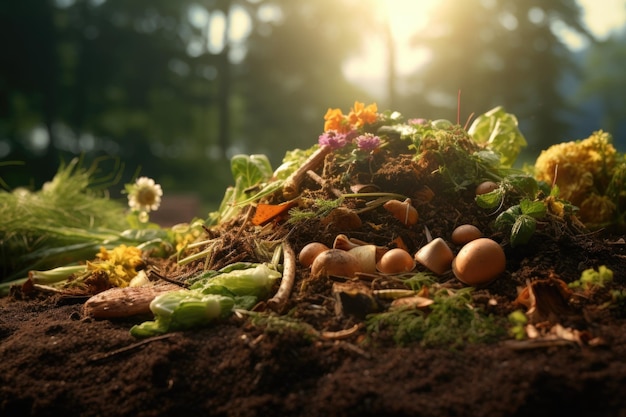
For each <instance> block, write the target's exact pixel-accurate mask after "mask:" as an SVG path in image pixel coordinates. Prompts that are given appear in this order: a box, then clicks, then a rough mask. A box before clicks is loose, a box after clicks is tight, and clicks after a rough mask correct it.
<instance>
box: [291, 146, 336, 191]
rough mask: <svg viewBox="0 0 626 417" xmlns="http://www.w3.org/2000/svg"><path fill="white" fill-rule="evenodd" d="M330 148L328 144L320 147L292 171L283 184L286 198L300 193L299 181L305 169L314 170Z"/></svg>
mask: <svg viewBox="0 0 626 417" xmlns="http://www.w3.org/2000/svg"><path fill="white" fill-rule="evenodd" d="M331 150H332V148H331V147H330V146H328V145H324V146H322V147H320V148H319V149H317V150H316V151H315V152H313V153H312V154H311V156H309V158H308V159H307V160H306V161H305V162H304V163H303V164H302V165H301V166H300V167H299V168H298V169H297V170H295V171H294V172H292V173H291V175H290V176H289V177H287V179H286V180H285V183H284V184H283V197H284V198H286V199H287V200H291V199H293V198H296V197H297V196H298V195H299V194H300V183H301V182H302V180H303V179H304V176H305V175H307V171H309V170H311V171H314V170H315V169H316V168H317V167H319V166H320V165H321V164H322V162H324V159H325V158H326V155H328V154H329V153H330V151H331Z"/></svg>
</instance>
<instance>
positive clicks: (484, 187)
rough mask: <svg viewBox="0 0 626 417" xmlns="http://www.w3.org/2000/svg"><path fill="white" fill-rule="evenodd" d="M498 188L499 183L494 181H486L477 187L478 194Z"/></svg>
mask: <svg viewBox="0 0 626 417" xmlns="http://www.w3.org/2000/svg"><path fill="white" fill-rule="evenodd" d="M496 188H498V184H496V183H495V182H493V181H484V182H481V183H480V184H478V186H477V187H476V195H481V194H487V193H490V192H492V191H493V190H495V189H496Z"/></svg>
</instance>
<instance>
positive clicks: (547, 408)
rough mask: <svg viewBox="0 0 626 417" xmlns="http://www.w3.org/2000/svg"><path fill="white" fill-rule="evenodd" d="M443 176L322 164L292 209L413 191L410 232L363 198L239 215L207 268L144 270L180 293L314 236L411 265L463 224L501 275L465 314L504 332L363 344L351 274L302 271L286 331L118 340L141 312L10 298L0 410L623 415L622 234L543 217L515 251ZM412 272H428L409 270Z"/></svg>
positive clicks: (227, 329) (382, 337)
mask: <svg viewBox="0 0 626 417" xmlns="http://www.w3.org/2000/svg"><path fill="white" fill-rule="evenodd" d="M437 167H438V165H437V162H436V161H435V160H434V159H431V158H428V155H424V157H422V158H420V159H419V160H417V161H416V160H415V158H413V155H409V154H407V155H402V154H400V155H394V154H393V150H392V149H388V150H387V151H385V152H381V153H379V154H377V155H375V156H374V158H373V159H370V160H367V161H360V162H357V163H355V164H353V165H351V168H350V170H349V172H346V170H345V169H344V168H343V167H342V165H341V164H338V163H336V161H334V160H333V156H332V154H331V155H328V156H327V157H326V159H325V161H324V164H323V166H320V167H318V169H317V172H318V174H319V175H320V177H316V176H314V175H309V176H307V177H306V178H305V179H304V180H303V183H302V184H301V190H302V194H301V198H300V202H299V204H300V206H299V208H300V209H302V210H311V211H315V210H317V209H319V208H320V207H319V205H320V200H325V201H329V200H333V199H336V191H337V190H339V191H340V192H341V193H343V194H346V193H349V192H350V186H352V187H356V186H359V185H363V184H366V185H371V186H374V187H375V188H376V189H377V190H381V191H385V192H392V193H397V194H401V195H405V196H409V197H410V198H411V201H412V203H413V205H414V206H415V207H416V208H417V210H418V212H419V220H418V222H417V223H416V224H414V225H405V224H403V223H402V222H401V221H399V220H398V219H396V218H394V217H393V216H392V215H391V214H390V213H389V212H387V211H386V210H384V209H383V208H382V207H380V206H378V207H375V208H371V209H370V208H369V207H371V206H370V202H371V201H372V200H368V199H364V198H359V197H355V198H346V199H345V200H343V202H342V204H341V206H342V207H344V208H347V209H349V211H350V212H352V213H358V218H359V220H360V222H358V223H357V224H350V222H348V221H347V220H346V219H345V218H342V217H341V216H338V215H337V216H338V217H333V216H334V215H331V214H329V213H325V214H324V215H316V216H309V217H303V218H302V220H301V221H299V222H298V223H295V224H294V223H293V222H288V221H287V220H286V219H285V218H280V217H279V218H274V219H271V220H269V221H268V222H266V223H265V224H263V225H254V224H252V223H251V222H250V214H251V211H250V210H243V212H242V214H241V215H240V216H238V217H237V218H236V219H234V220H232V221H230V222H228V224H224V225H222V226H221V227H220V228H218V229H212V230H207V233H208V235H209V237H212V238H215V239H219V241H220V246H219V247H218V248H216V250H215V252H214V254H213V256H212V257H211V260H210V265H208V266H207V265H205V264H203V262H198V263H195V264H190V265H186V266H185V267H180V266H178V265H177V264H176V262H175V261H174V260H171V259H170V260H163V259H147V260H146V262H147V265H148V266H147V270H148V271H149V272H155V273H154V274H150V276H151V278H152V279H154V280H157V279H162V278H167V279H169V280H170V281H172V280H174V281H176V280H178V281H181V280H182V278H181V277H185V276H188V275H189V274H191V273H193V272H195V271H198V270H200V269H201V268H206V267H208V268H209V269H219V268H220V267H222V266H225V265H228V264H231V263H233V262H238V261H251V262H258V261H259V260H260V259H259V255H258V245H257V243H258V242H259V241H263V242H277V241H278V242H287V243H289V245H290V246H291V247H292V248H293V249H294V251H295V252H296V253H298V251H299V250H300V249H301V248H302V247H303V246H304V245H305V244H306V243H308V242H311V241H319V242H322V243H325V244H326V245H329V246H332V244H333V241H334V239H335V237H336V236H337V235H338V234H345V235H346V236H349V237H350V238H353V239H358V240H361V241H364V242H368V243H372V244H375V245H379V246H383V247H386V248H392V247H394V246H398V245H399V244H400V243H399V242H401V245H403V246H405V247H406V248H407V250H408V251H409V252H411V253H414V252H415V251H416V250H417V249H418V248H420V247H421V246H423V245H424V244H425V243H426V242H427V241H428V240H429V236H428V233H426V232H425V231H426V230H427V231H428V232H429V233H430V235H431V236H432V237H442V238H444V239H445V240H446V241H448V243H450V242H449V240H450V233H451V231H452V230H453V229H454V228H455V227H456V226H458V225H460V224H465V223H470V224H474V225H476V226H478V227H479V228H480V229H481V230H482V231H483V234H484V235H485V236H487V237H489V238H491V239H493V240H495V241H497V242H498V243H500V244H501V246H502V247H503V249H504V251H505V254H506V271H505V272H504V273H503V274H502V275H501V276H500V277H499V278H498V279H497V280H495V281H493V282H492V283H490V284H489V285H487V286H485V287H482V288H476V289H474V290H473V291H471V303H470V304H471V306H468V309H470V310H473V311H475V312H476V314H480V315H482V316H484V317H487V316H489V317H492V318H493V319H494V323H496V325H499V326H501V327H502V329H503V331H502V332H500V333H497V334H495V335H492V337H490V338H480V337H478V338H477V339H476V340H468V339H461V340H456V341H455V342H454V343H447V342H446V343H439V344H437V343H424V341H423V340H420V339H419V338H415V339H414V340H412V341H410V342H404V343H399V342H398V339H397V335H396V334H393V332H391V330H390V329H388V328H380V329H379V330H378V331H374V332H373V331H372V330H371V328H368V327H367V326H366V325H365V323H366V318H365V317H364V315H359V314H357V313H354V314H350V312H348V313H346V312H345V311H343V310H341V309H340V310H338V309H337V303H340V300H339V299H338V298H337V297H336V296H335V294H334V293H333V284H335V283H337V282H346V281H350V282H352V281H355V280H354V279H353V280H350V279H346V278H345V277H329V278H327V279H317V280H313V279H312V278H311V274H310V271H309V269H308V268H306V267H303V266H302V265H300V264H298V265H297V273H296V280H295V285H294V288H293V290H292V292H291V294H290V296H289V298H288V300H287V302H286V304H285V305H284V306H282V307H281V313H282V314H283V315H285V316H288V317H289V318H290V319H291V321H289V322H284V323H282V324H281V325H275V324H272V323H271V322H270V321H265V322H263V321H255V320H253V319H251V317H250V316H247V315H245V314H235V315H233V316H231V317H230V318H228V319H226V320H223V321H220V322H217V323H215V324H214V325H211V326H207V327H203V328H198V329H193V330H187V331H177V332H172V333H167V334H164V335H161V336H155V337H151V338H147V339H137V338H134V337H132V336H131V335H130V333H129V329H130V328H131V327H132V326H133V325H134V324H137V323H141V322H143V321H144V320H147V319H151V317H137V316H136V317H128V318H124V319H111V320H96V319H93V318H90V317H87V316H85V314H84V311H83V304H84V302H85V301H86V299H87V296H88V295H86V294H82V295H81V294H75V293H72V294H70V293H48V292H45V291H42V290H37V289H34V290H30V291H26V289H24V288H17V289H16V290H15V291H14V292H13V293H12V295H11V296H9V297H5V298H3V299H0V308H1V309H2V314H1V315H0V340H1V344H0V357H2V361H0V415H3V416H24V415H30V416H53V415H54V416H57V415H65V416H83V417H85V416H104V415H106V416H133V417H141V416H168V415H185V414H186V415H194V416H209V415H211V416H268V415H272V416H273V415H277V416H278V415H279V416H291V415H293V416H296V415H297V416H361V417H362V416H367V415H372V416H374V415H376V416H379V415H391V416H401V415H402V416H405V415H406V416H408V415H411V416H417V415H419V416H473V417H475V416H490V417H493V416H531V415H532V416H541V415H546V416H548V415H550V416H553V415H589V416H626V397H625V396H624V395H623V394H624V387H626V332H624V325H625V324H626V304H625V303H624V301H623V300H624V295H625V294H626V293H624V291H626V262H625V259H626V243H625V242H624V239H623V237H622V236H621V234H620V233H618V232H616V231H608V230H602V231H589V230H585V229H584V228H581V227H580V225H577V224H576V223H575V222H574V223H573V222H571V221H565V220H558V221H544V222H539V224H538V226H537V230H536V231H535V233H534V234H533V236H532V238H531V240H530V241H529V242H528V243H527V244H524V245H517V246H515V247H512V245H511V244H510V242H509V241H508V237H507V236H506V234H503V233H502V232H499V231H497V230H496V229H494V227H493V220H494V218H495V215H496V214H497V213H495V212H494V210H485V209H481V208H479V207H478V206H477V205H476V203H475V201H474V188H473V187H474V186H473V185H472V186H471V187H465V189H464V190H463V189H460V190H454V191H450V190H449V189H448V188H446V186H445V185H446V184H444V183H443V180H442V176H441V175H439V174H438V173H434V171H436V168H437ZM346 178H348V180H347V179H346ZM353 189H354V188H353ZM268 202H269V203H271V202H272V201H271V200H270V201H268ZM504 208H506V206H504ZM331 212H332V210H331ZM318 213H319V211H318ZM425 226H426V228H425ZM450 245H451V248H452V249H453V251H454V252H458V250H459V249H460V247H459V246H456V245H453V244H451V243H450ZM200 249H201V248H200ZM200 249H199V250H200ZM600 266H606V267H607V268H609V269H610V270H612V271H613V273H614V278H613V280H612V281H611V282H610V283H608V284H606V285H605V286H604V287H602V288H597V289H595V290H594V291H587V292H583V291H576V292H574V291H571V290H567V288H566V286H567V284H569V283H571V282H573V281H575V280H577V279H579V278H580V276H581V273H582V272H583V271H584V270H587V269H590V268H594V269H598V268H599V267H600ZM414 272H427V271H426V270H425V268H423V267H422V266H421V265H417V266H416V269H415V271H414ZM433 279H434V280H435V281H436V285H437V286H438V287H439V288H447V289H449V290H450V291H456V290H460V289H463V288H465V287H466V286H465V285H464V284H462V283H460V282H459V281H457V280H456V279H455V277H454V276H453V275H452V273H451V272H447V273H445V274H442V275H439V276H434V277H433ZM356 281H359V282H361V283H365V285H366V286H368V287H369V288H370V289H393V288H396V289H397V288H406V286H404V285H403V282H402V279H400V278H398V277H393V276H385V275H377V274H373V275H363V276H361V277H358V278H357V279H356ZM533 283H539V284H538V285H537V286H533ZM277 285H278V284H277ZM524 291H526V298H524V297H523V296H522V295H520V294H523V293H524ZM528 292H530V293H531V296H530V297H529V296H528ZM620 294H621V297H620ZM533 297H534V298H533ZM533 299H534V300H535V302H534V304H533V303H532V301H533ZM529 300H530V301H529ZM379 301H380V300H379ZM385 303H386V301H384V300H382V301H380V304H379V305H378V308H381V309H383V310H384V309H385V308H387V307H388V305H387V304H385ZM254 310H255V311H256V312H257V313H259V317H262V316H263V314H264V313H269V312H270V309H269V307H268V306H267V305H265V303H264V302H261V303H259V304H258V305H257V306H256V307H255V309H254ZM516 310H521V311H523V312H525V313H526V315H527V316H528V317H529V319H530V323H531V324H533V325H534V327H533V329H534V331H535V332H536V334H535V335H534V336H532V335H530V336H532V337H530V336H527V337H526V338H525V339H524V340H516V339H514V338H513V336H512V335H511V334H510V333H508V330H509V328H510V324H508V321H507V317H508V316H509V314H510V313H512V312H514V311H516ZM425 311H427V310H425ZM531 313H532V314H531ZM425 314H426V313H425ZM453 330H454V329H452V328H451V329H450V331H451V332H452V331H453ZM478 336H480V335H478ZM439 340H446V338H445V337H440V339H439Z"/></svg>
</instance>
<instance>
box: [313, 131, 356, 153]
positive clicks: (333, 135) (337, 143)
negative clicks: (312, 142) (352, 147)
mask: <svg viewBox="0 0 626 417" xmlns="http://www.w3.org/2000/svg"><path fill="white" fill-rule="evenodd" d="M318 142H319V144H320V146H330V147H331V148H333V149H339V148H343V147H344V146H346V145H347V144H348V142H349V140H348V135H347V134H345V133H339V132H337V131H336V130H327V131H326V132H324V133H322V134H321V135H320V137H319V141H318Z"/></svg>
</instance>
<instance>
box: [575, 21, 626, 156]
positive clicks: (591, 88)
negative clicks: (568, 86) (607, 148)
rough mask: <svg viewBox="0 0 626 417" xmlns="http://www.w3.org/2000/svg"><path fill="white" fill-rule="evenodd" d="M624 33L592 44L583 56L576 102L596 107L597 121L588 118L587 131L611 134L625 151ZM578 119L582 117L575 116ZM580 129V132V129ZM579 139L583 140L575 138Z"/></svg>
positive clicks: (625, 33)
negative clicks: (600, 131) (603, 131)
mask: <svg viewBox="0 0 626 417" xmlns="http://www.w3.org/2000/svg"><path fill="white" fill-rule="evenodd" d="M624 62H626V30H624V31H622V32H621V33H618V34H615V35H613V36H611V37H610V38H608V39H607V40H606V41H603V42H597V43H595V44H593V45H591V47H590V48H588V49H587V50H586V52H585V53H584V54H583V64H582V65H583V71H582V76H581V78H580V80H579V84H578V85H579V88H578V92H577V95H576V100H577V101H576V102H577V103H578V104H579V106H580V107H582V108H586V107H587V106H588V104H589V103H593V104H594V105H595V107H596V111H597V118H596V119H595V120H594V119H591V120H589V119H587V123H586V124H587V126H586V127H585V128H584V129H585V131H586V132H588V133H591V132H592V131H594V130H598V129H603V130H605V131H607V132H610V133H611V134H612V135H613V137H614V141H615V144H616V146H618V147H619V148H620V149H621V150H622V151H626V121H625V120H624V114H626V96H624V91H626V76H625V75H624V70H623V67H622V65H623V63H624ZM578 116H579V118H580V117H583V116H584V115H580V114H579V115H578ZM581 130H582V129H581ZM577 139H582V138H577Z"/></svg>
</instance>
